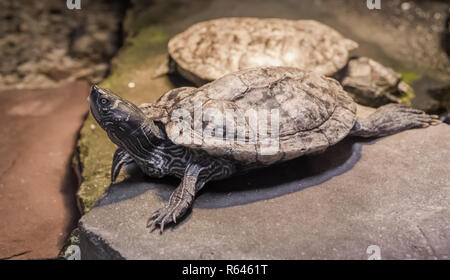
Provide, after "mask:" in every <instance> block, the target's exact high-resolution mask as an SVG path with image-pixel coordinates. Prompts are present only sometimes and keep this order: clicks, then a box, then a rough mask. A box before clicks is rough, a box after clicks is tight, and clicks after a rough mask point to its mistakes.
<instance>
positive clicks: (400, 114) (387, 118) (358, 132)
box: [350, 104, 441, 137]
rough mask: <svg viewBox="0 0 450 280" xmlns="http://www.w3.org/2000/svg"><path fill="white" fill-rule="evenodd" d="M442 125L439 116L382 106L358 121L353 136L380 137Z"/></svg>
mask: <svg viewBox="0 0 450 280" xmlns="http://www.w3.org/2000/svg"><path fill="white" fill-rule="evenodd" d="M439 123H441V121H439V119H438V116H435V115H428V114H426V113H425V112H423V111H422V110H418V109H414V108H410V107H407V106H404V105H400V104H388V105H384V106H381V107H380V108H378V109H377V110H376V111H375V112H374V113H372V114H371V115H369V116H368V117H367V118H365V119H358V120H357V122H356V123H355V126H354V127H353V129H352V131H351V132H350V135H351V136H358V137H380V136H386V135H391V134H395V133H398V132H400V131H403V130H407V129H413V128H421V127H428V126H430V125H436V124H439Z"/></svg>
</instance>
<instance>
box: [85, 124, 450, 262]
mask: <svg viewBox="0 0 450 280" xmlns="http://www.w3.org/2000/svg"><path fill="white" fill-rule="evenodd" d="M449 138H450V126H447V125H444V124H442V125H438V126H436V127H430V128H427V129H416V130H410V131H405V132H402V133H400V134H397V135H393V136H390V137H386V138H383V139H380V140H378V141H375V142H361V143H359V142H355V141H356V140H353V141H344V142H342V143H340V144H338V145H337V146H334V147H331V148H330V149H329V150H327V151H326V152H325V153H323V154H320V155H315V156H310V157H305V158H300V159H298V160H294V161H291V162H287V163H284V164H281V165H277V166H271V167H269V168H267V169H263V170H258V171H254V172H252V173H250V174H248V175H246V176H244V177H236V178H231V179H228V180H224V181H220V182H214V183H212V184H214V186H211V187H209V188H205V190H206V191H204V192H203V193H201V194H200V195H199V197H198V198H197V200H196V203H195V204H194V209H193V212H194V214H189V215H187V217H186V218H185V221H186V220H189V222H188V223H186V222H185V221H181V223H180V224H179V225H177V226H176V227H174V228H171V229H168V230H166V231H165V232H164V234H162V235H160V234H159V233H157V232H153V233H149V232H148V231H147V229H146V227H145V224H146V221H147V218H148V216H149V214H151V213H152V212H153V211H154V210H155V209H157V208H159V207H161V206H162V205H163V204H164V203H165V201H166V200H167V199H168V196H169V194H170V192H171V191H172V190H173V188H174V187H176V185H177V180H175V179H170V178H169V179H163V180H161V179H159V180H157V179H150V178H143V177H142V176H138V174H139V173H135V174H134V175H133V176H132V177H131V178H129V179H126V180H125V181H123V182H121V183H118V184H115V185H113V186H112V187H111V188H110V190H109V192H108V193H107V194H106V195H105V196H104V197H103V198H102V199H101V200H100V202H99V204H98V205H97V206H96V207H94V208H93V209H92V210H91V211H90V212H89V213H88V214H86V215H85V216H84V217H83V218H82V219H81V221H80V223H79V228H80V248H81V257H82V258H83V259H118V258H125V259H367V258H368V257H369V255H370V254H368V253H366V252H367V249H368V247H369V246H370V245H376V246H379V247H380V253H381V258H382V259H449V258H450V209H449V205H450V203H449V202H450V142H449V141H447V140H445V139H449Z"/></svg>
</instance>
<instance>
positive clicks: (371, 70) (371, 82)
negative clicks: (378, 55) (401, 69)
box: [335, 57, 414, 107]
mask: <svg viewBox="0 0 450 280" xmlns="http://www.w3.org/2000/svg"><path fill="white" fill-rule="evenodd" d="M339 76H340V77H339ZM335 77H336V78H337V79H338V80H339V81H340V82H341V84H342V86H343V87H344V89H345V91H347V92H348V93H350V95H351V96H352V97H353V99H354V100H355V102H357V103H359V104H362V105H366V106H372V107H379V106H381V105H384V104H387V103H405V104H408V105H409V103H410V102H409V100H410V99H411V98H413V97H414V91H413V89H412V88H411V87H410V86H409V85H408V84H407V83H405V82H404V81H402V75H401V74H399V73H397V72H395V71H394V70H393V69H392V68H389V67H386V66H384V65H382V64H380V63H379V62H376V61H375V60H373V59H370V58H368V57H354V58H351V59H350V60H349V62H348V64H347V66H346V67H345V68H344V69H343V70H342V72H341V73H338V74H337V75H335Z"/></svg>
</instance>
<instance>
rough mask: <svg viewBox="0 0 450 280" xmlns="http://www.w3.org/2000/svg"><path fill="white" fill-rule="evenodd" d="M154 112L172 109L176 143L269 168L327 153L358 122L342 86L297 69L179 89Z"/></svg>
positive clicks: (168, 113) (243, 74)
mask: <svg viewBox="0 0 450 280" xmlns="http://www.w3.org/2000/svg"><path fill="white" fill-rule="evenodd" d="M154 106H157V107H158V108H165V109H164V110H165V113H164V114H163V115H164V117H160V118H159V120H161V121H162V122H163V123H164V124H165V129H166V133H167V136H168V137H169V138H170V139H171V140H172V141H173V142H174V143H177V144H180V145H184V146H186V147H189V148H192V149H199V150H203V151H206V152H207V153H208V154H210V155H214V156H220V157H228V158H232V159H234V160H237V161H241V162H245V163H261V164H264V165H268V164H272V163H275V162H280V161H285V160H289V159H293V158H296V157H299V156H302V155H305V154H309V153H313V152H317V151H321V150H324V149H326V148H327V147H328V146H330V145H333V144H335V143H337V142H339V141H340V140H341V139H342V138H344V137H345V136H346V135H347V134H348V133H349V131H350V130H351V129H352V127H353V126H354V123H355V119H356V104H355V103H354V102H353V100H352V99H351V97H350V96H349V95H348V94H347V93H346V92H345V91H344V90H343V89H342V87H341V85H340V84H339V83H338V82H337V81H336V80H334V79H332V78H328V77H325V76H323V75H319V74H317V73H315V72H310V71H304V70H300V69H298V68H291V67H257V68H250V69H245V70H242V71H239V72H235V73H232V74H228V75H226V76H224V77H222V78H220V79H218V80H215V81H213V82H211V83H208V84H206V85H204V86H202V87H200V88H193V87H183V88H177V89H174V90H171V91H169V92H167V93H166V94H165V95H163V96H162V97H161V98H160V99H159V100H158V101H157V102H156V104H155V105H154ZM144 107H145V106H144ZM144 111H145V110H144ZM207 112H210V113H207ZM255 112H256V113H255ZM255 114H256V115H255ZM180 116H182V117H180ZM255 116H256V121H255V118H254V117H255ZM199 128H200V130H199ZM208 129H209V130H208ZM264 129H265V130H264ZM181 131H182V132H181ZM206 136H208V137H206ZM209 136H214V137H209Z"/></svg>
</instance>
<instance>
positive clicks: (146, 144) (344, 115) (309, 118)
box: [89, 66, 440, 233]
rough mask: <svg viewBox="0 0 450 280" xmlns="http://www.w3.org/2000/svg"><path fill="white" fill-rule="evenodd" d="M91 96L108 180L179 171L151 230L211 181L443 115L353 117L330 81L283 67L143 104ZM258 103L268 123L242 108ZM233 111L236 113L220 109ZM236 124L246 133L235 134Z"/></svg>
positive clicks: (394, 111)
mask: <svg viewBox="0 0 450 280" xmlns="http://www.w3.org/2000/svg"><path fill="white" fill-rule="evenodd" d="M89 102H90V110H91V113H92V115H93V117H94V119H95V120H96V121H97V122H98V124H99V125H100V126H101V127H102V128H103V129H104V130H105V131H106V132H107V134H108V136H109V138H110V140H111V141H112V142H113V143H115V144H116V145H117V146H118V148H117V150H116V152H115V153H114V156H113V160H112V167H111V183H114V182H115V180H116V178H117V175H118V174H119V172H120V170H121V169H122V168H124V167H125V166H128V165H132V164H136V165H137V166H138V167H139V168H140V169H141V170H142V171H143V173H145V174H146V175H148V176H150V177H156V178H160V177H164V176H175V177H178V178H180V179H181V183H180V185H179V186H178V187H177V188H176V189H175V190H174V191H173V192H172V194H171V196H170V198H169V201H168V204H167V205H166V206H165V207H163V208H161V209H159V210H157V211H155V212H154V213H153V215H151V216H150V218H149V220H148V223H147V227H149V228H150V231H153V230H154V229H155V228H157V227H159V228H160V232H161V233H162V232H163V230H164V226H165V225H167V224H175V223H176V222H177V221H179V219H180V218H181V217H183V216H184V215H185V213H186V212H187V211H188V209H190V208H191V207H192V205H193V203H194V200H195V196H196V194H197V193H198V191H199V190H201V189H202V188H203V187H204V186H205V184H206V183H207V182H210V181H215V180H221V179H224V178H227V177H230V176H233V175H235V174H241V173H245V172H248V171H249V170H252V169H255V168H262V167H267V168H270V167H268V166H270V165H274V164H277V163H280V162H284V161H288V160H291V159H294V158H297V157H300V156H304V155H308V154H313V153H319V152H322V151H324V150H326V149H327V148H328V147H330V146H332V145H334V144H336V143H338V142H339V141H341V140H342V139H344V138H345V137H347V136H355V137H380V136H386V135H390V134H394V133H397V132H400V131H403V130H406V129H412V128H421V127H427V126H429V125H435V124H438V123H440V121H439V120H438V119H437V116H431V115H428V114H426V113H424V112H423V111H421V110H417V109H414V108H410V107H407V106H404V105H401V104H388V105H384V106H381V107H380V108H378V109H377V110H376V111H375V112H373V113H372V114H371V115H369V116H368V117H366V118H361V117H358V116H357V105H356V103H355V102H354V101H353V99H352V98H351V97H350V95H349V94H348V93H346V92H345V90H344V89H343V88H342V86H341V85H340V84H339V82H338V81H336V80H335V79H333V78H329V77H326V76H323V75H320V74H318V73H316V72H311V71H306V70H301V69H298V68H293V67H281V66H273V67H256V68H248V69H244V70H241V71H238V72H234V73H231V74H228V75H225V76H223V77H221V78H219V79H217V80H215V81H213V82H210V83H208V84H205V85H204V86H202V87H200V88H196V87H180V88H175V89H172V90H170V91H168V92H167V93H165V94H164V95H162V96H161V97H160V98H159V99H158V100H157V101H156V102H155V103H144V104H142V105H140V106H139V107H138V106H136V105H134V104H133V103H132V102H130V101H128V100H125V99H123V98H121V97H120V96H118V95H116V94H114V93H113V92H112V91H110V90H108V89H102V88H100V87H98V86H93V87H92V90H91V93H90V96H89ZM208 110H209V111H211V112H212V113H211V114H208V113H206V112H207V111H208ZM256 110H260V112H271V114H270V116H271V117H270V125H269V121H268V119H269V114H259V113H258V114H256V116H259V117H258V118H257V122H256V125H255V122H254V121H252V118H251V117H250V116H252V114H250V113H249V114H247V113H248V112H254V111H256ZM199 111H200V112H202V114H200V117H199V116H195V114H196V112H197V113H198V112H199ZM230 111H231V112H232V113H234V115H232V117H230V118H226V117H223V118H221V117H220V115H221V114H222V116H224V115H226V113H227V112H230ZM272 113H273V114H272ZM192 114H194V116H193V117H192ZM242 115H243V116H244V117H243V118H242V117H241V116H242ZM253 116H255V114H253ZM272 116H278V117H273V118H272ZM224 118H225V121H224ZM265 125H266V126H265ZM264 127H265V129H264ZM208 128H212V129H210V130H208ZM202 129H203V130H202ZM238 129H243V132H241V133H240V134H239V133H237V136H236V133H235V132H236V131H237V130H238ZM264 130H265V131H266V132H268V131H270V133H265V132H264ZM241 131H242V130H241ZM208 135H209V136H208ZM228 135H232V136H233V137H228ZM239 135H241V137H239ZM255 135H256V136H258V137H254V136H255ZM185 136H186V137H185ZM189 139H190V140H191V141H188V140H189ZM255 139H256V141H254V140H255ZM266 140H267V141H266ZM268 172H269V171H268Z"/></svg>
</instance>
